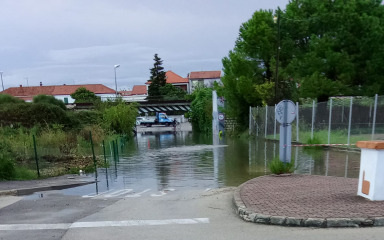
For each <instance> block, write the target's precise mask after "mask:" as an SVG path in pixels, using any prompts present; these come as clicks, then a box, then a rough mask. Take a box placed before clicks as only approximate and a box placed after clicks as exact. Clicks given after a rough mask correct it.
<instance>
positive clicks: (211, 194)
mask: <svg viewBox="0 0 384 240" xmlns="http://www.w3.org/2000/svg"><path fill="white" fill-rule="evenodd" d="M233 190H234V189H233V188H223V189H214V190H212V189H211V190H209V189H206V190H205V189H201V190H186V191H178V190H177V189H176V190H169V191H164V192H162V193H156V194H154V193H151V192H145V191H142V193H141V194H138V193H136V194H133V193H131V192H130V193H129V195H125V196H123V195H116V196H118V197H113V196H115V195H111V194H110V195H108V194H105V195H100V196H98V197H88V198H86V197H82V196H66V195H63V194H62V192H61V191H49V192H42V193H36V194H34V195H32V197H23V198H21V197H2V198H0V202H1V203H2V204H0V207H2V208H1V209H0V239H24V238H27V239H36V240H37V239H87V240H88V239H93V240H97V239H133V240H135V239H140V240H142V239H178V240H180V239H194V240H195V239H263V240H264V239H267V240H268V239H292V240H293V239H295V240H296V239H299V240H300V239H303V240H304V239H305V240H306V239H319V240H320V239H322V240H323V239H348V240H350V239H359V240H360V239H382V236H383V235H384V228H381V227H377V228H359V229H350V228H349V229H347V228H343V229H311V228H289V227H279V226H269V225H258V224H254V223H248V222H244V221H243V220H241V219H240V218H239V217H238V216H237V215H236V213H235V212H234V208H233V204H232V197H233ZM41 194H43V195H42V196H41Z"/></svg>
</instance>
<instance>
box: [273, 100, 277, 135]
mask: <svg viewBox="0 0 384 240" xmlns="http://www.w3.org/2000/svg"><path fill="white" fill-rule="evenodd" d="M274 115H275V121H274V123H273V138H274V139H276V104H275V111H274Z"/></svg>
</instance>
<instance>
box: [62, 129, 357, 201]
mask: <svg viewBox="0 0 384 240" xmlns="http://www.w3.org/2000/svg"><path fill="white" fill-rule="evenodd" d="M212 142H213V141H212V138H210V137H206V136H203V135H197V134H194V133H192V132H172V131H170V132H153V133H151V132H146V133H138V135H137V137H136V138H135V139H131V140H128V141H127V142H124V143H120V144H119V145H120V146H119V160H118V161H114V160H113V159H112V157H110V156H111V155H112V151H111V148H107V154H106V155H108V156H109V157H108V160H109V162H110V166H109V167H108V168H100V169H98V177H97V180H98V182H97V184H93V185H87V186H82V187H77V188H73V189H67V190H63V191H64V192H65V194H69V195H82V196H84V197H96V196H98V195H103V196H120V195H121V196H123V195H124V196H125V197H126V196H131V197H139V196H142V195H151V196H162V195H164V194H166V193H167V192H171V191H180V190H187V189H192V188H194V189H200V190H201V191H205V190H209V189H213V188H220V187H228V186H238V185H240V184H242V183H243V182H246V181H247V180H249V179H252V178H255V177H258V176H261V175H265V174H269V169H268V163H269V162H270V161H271V160H273V159H274V158H276V157H278V151H279V149H278V142H273V141H264V140H261V139H258V140H254V139H253V140H248V139H239V138H235V139H231V138H226V139H222V140H220V141H218V143H217V144H212ZM107 147H108V146H107ZM292 159H293V160H295V166H296V170H295V173H300V174H314V175H328V176H342V177H352V178H356V177H358V173H359V164H360V153H359V152H346V151H336V150H332V149H331V150H324V149H304V148H303V147H292Z"/></svg>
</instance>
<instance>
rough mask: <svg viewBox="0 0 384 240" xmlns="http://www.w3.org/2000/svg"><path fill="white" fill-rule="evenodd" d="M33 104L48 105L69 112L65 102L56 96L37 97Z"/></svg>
mask: <svg viewBox="0 0 384 240" xmlns="http://www.w3.org/2000/svg"><path fill="white" fill-rule="evenodd" d="M33 103H48V104H53V105H56V106H58V107H60V108H61V109H63V110H67V108H66V107H65V104H64V102H63V101H61V100H59V99H56V98H55V97H54V96H48V95H43V94H41V95H37V96H34V97H33Z"/></svg>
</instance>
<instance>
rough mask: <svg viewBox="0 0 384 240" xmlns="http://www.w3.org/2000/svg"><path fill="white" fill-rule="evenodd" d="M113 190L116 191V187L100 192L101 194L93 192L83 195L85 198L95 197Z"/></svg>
mask: <svg viewBox="0 0 384 240" xmlns="http://www.w3.org/2000/svg"><path fill="white" fill-rule="evenodd" d="M112 191H114V189H111V190H108V191H105V192H100V193H99V194H97V193H91V194H88V195H83V196H82V197H83V198H93V197H97V196H99V195H103V194H106V193H109V192H112Z"/></svg>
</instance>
